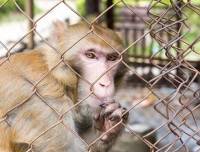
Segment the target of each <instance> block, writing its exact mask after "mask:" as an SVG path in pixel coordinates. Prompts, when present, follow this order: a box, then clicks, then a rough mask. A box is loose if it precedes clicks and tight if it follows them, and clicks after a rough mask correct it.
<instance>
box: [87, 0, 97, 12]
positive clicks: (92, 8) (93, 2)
mask: <svg viewBox="0 0 200 152" xmlns="http://www.w3.org/2000/svg"><path fill="white" fill-rule="evenodd" d="M85 6H86V15H94V14H99V0H86V1H85Z"/></svg>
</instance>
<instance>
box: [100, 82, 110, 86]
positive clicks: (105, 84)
mask: <svg viewBox="0 0 200 152" xmlns="http://www.w3.org/2000/svg"><path fill="white" fill-rule="evenodd" d="M99 85H100V86H101V87H109V85H110V83H109V82H108V83H101V82H100V83H99Z"/></svg>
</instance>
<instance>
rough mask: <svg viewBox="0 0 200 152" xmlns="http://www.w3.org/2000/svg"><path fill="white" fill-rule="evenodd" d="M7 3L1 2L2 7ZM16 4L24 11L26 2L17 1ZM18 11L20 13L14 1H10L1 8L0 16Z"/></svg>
mask: <svg viewBox="0 0 200 152" xmlns="http://www.w3.org/2000/svg"><path fill="white" fill-rule="evenodd" d="M5 2H6V0H0V5H2V4H3V3H5ZM16 2H17V4H18V6H19V7H20V8H21V9H22V10H24V8H25V2H26V0H16ZM16 11H18V8H17V7H16V5H15V3H14V1H11V0H9V1H7V2H6V3H5V5H3V7H1V8H0V15H3V14H8V13H10V12H16Z"/></svg>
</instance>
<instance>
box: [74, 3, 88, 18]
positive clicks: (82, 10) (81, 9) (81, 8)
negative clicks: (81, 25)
mask: <svg viewBox="0 0 200 152" xmlns="http://www.w3.org/2000/svg"><path fill="white" fill-rule="evenodd" d="M76 6H77V9H78V12H79V13H80V14H81V15H82V16H85V15H86V11H85V0H77V1H76Z"/></svg>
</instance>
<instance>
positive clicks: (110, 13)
mask: <svg viewBox="0 0 200 152" xmlns="http://www.w3.org/2000/svg"><path fill="white" fill-rule="evenodd" d="M112 5H113V0H107V1H106V7H107V8H108V7H110V6H112ZM106 23H107V27H108V28H111V29H114V7H112V8H111V9H109V10H108V11H107V12H106Z"/></svg>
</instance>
